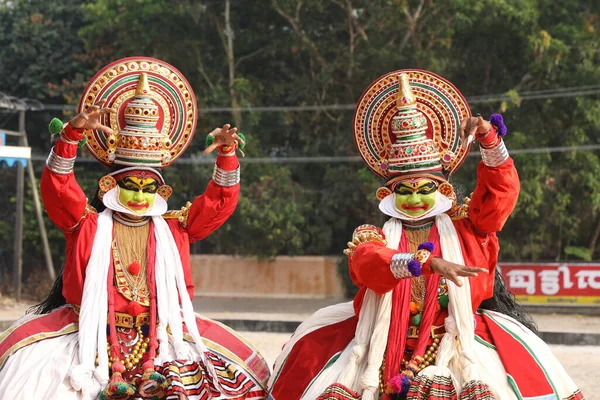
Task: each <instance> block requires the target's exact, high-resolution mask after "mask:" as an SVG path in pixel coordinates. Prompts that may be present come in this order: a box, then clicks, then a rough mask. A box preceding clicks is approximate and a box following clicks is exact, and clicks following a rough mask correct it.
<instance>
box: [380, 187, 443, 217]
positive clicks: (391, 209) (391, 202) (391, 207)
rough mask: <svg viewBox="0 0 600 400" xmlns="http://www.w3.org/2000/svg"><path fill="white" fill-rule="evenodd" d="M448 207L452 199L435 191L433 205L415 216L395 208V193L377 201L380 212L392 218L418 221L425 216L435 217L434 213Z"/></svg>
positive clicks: (441, 211) (436, 213) (438, 212)
mask: <svg viewBox="0 0 600 400" xmlns="http://www.w3.org/2000/svg"><path fill="white" fill-rule="evenodd" d="M450 208H452V200H450V199H449V198H447V197H446V196H444V195H443V194H441V193H440V192H435V205H434V206H433V208H432V209H431V210H428V211H427V212H425V213H424V214H421V215H419V216H417V217H413V216H410V215H408V214H405V213H403V212H402V211H400V210H398V209H397V208H396V194H395V193H392V194H389V195H387V196H386V197H385V198H384V199H383V200H381V202H380V203H379V209H380V210H381V212H382V213H384V214H385V215H387V216H390V217H393V218H398V219H401V220H403V221H420V220H422V219H425V218H431V217H435V216H436V215H439V214H441V213H443V212H446V211H448V210H449V209H450Z"/></svg>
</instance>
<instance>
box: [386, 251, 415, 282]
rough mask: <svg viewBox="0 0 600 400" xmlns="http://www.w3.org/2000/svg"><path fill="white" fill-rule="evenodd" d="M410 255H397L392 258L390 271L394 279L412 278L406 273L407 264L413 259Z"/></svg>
mask: <svg viewBox="0 0 600 400" xmlns="http://www.w3.org/2000/svg"><path fill="white" fill-rule="evenodd" d="M413 256H414V254H412V253H397V254H394V255H393V256H392V262H391V263H390V270H391V271H392V274H393V275H394V277H395V278H396V279H405V278H412V276H413V275H412V274H411V273H410V272H409V271H408V263H409V261H410V260H412V259H413Z"/></svg>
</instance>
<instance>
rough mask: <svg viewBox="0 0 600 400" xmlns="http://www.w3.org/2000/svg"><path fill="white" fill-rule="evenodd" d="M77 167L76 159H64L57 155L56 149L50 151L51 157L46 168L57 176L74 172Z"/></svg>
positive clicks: (49, 156)
mask: <svg viewBox="0 0 600 400" xmlns="http://www.w3.org/2000/svg"><path fill="white" fill-rule="evenodd" d="M74 165H75V157H73V158H64V157H61V156H58V155H56V153H55V152H54V147H53V148H52V150H50V155H48V159H47V160H46V166H47V167H48V169H49V170H50V171H52V172H54V173H55V174H59V175H67V174H70V173H71V172H73V166H74Z"/></svg>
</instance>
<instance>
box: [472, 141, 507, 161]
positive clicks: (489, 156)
mask: <svg viewBox="0 0 600 400" xmlns="http://www.w3.org/2000/svg"><path fill="white" fill-rule="evenodd" d="M479 151H481V160H482V161H483V163H484V164H485V165H487V166H488V167H499V166H500V165H502V164H504V163H505V162H506V160H508V150H506V146H505V145H504V141H503V140H501V141H500V143H498V145H497V146H496V147H493V148H491V149H486V148H483V147H481V146H479Z"/></svg>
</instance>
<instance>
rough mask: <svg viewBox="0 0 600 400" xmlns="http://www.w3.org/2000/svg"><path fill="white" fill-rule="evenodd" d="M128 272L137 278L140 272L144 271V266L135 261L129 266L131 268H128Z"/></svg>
mask: <svg viewBox="0 0 600 400" xmlns="http://www.w3.org/2000/svg"><path fill="white" fill-rule="evenodd" d="M127 270H128V271H129V273H130V274H132V275H136V276H137V275H138V274H139V273H140V271H141V270H142V266H141V265H140V263H139V262H137V261H134V262H132V263H131V264H129V267H127Z"/></svg>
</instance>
